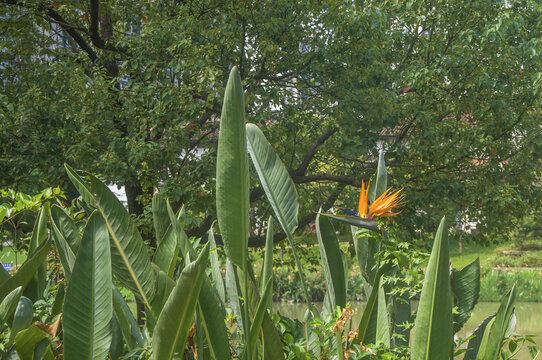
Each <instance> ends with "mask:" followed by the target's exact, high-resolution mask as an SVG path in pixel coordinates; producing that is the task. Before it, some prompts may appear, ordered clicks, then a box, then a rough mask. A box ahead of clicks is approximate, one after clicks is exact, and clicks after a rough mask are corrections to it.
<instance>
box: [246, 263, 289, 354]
mask: <svg viewBox="0 0 542 360" xmlns="http://www.w3.org/2000/svg"><path fill="white" fill-rule="evenodd" d="M249 265H250V264H249ZM247 269H248V271H246V272H244V273H240V276H239V277H240V281H241V282H242V283H243V282H244V280H245V279H244V276H247V282H248V289H246V290H247V291H248V293H245V289H243V294H242V297H243V299H246V300H247V304H248V308H249V313H250V315H251V316H252V318H253V319H256V317H257V313H258V308H259V305H261V297H260V293H259V290H258V287H257V286H256V279H255V278H254V273H253V272H252V266H251V265H250V266H248V267H247ZM267 291H268V294H266V296H267V297H268V298H269V297H271V296H272V294H271V292H270V291H271V289H268V290H267ZM264 301H265V299H264ZM256 320H257V319H256ZM250 328H251V329H252V328H253V327H252V326H251V327H250ZM261 335H262V345H263V358H264V359H266V360H275V359H277V360H278V359H284V353H283V350H282V341H281V338H280V335H279V333H278V330H277V328H276V327H275V324H274V323H273V320H272V319H271V316H269V314H268V313H267V311H264V312H263V320H262V326H261ZM247 337H248V338H250V334H249V335H247ZM251 345H252V344H251ZM253 350H254V349H253V348H252V347H251V354H252V353H253ZM243 355H244V356H245V357H246V356H248V353H247V352H245V353H244V354H243Z"/></svg>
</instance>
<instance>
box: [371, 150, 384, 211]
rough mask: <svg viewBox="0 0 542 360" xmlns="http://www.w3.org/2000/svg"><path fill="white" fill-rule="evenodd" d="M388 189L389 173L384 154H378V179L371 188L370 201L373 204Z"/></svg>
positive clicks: (372, 183) (372, 182)
mask: <svg viewBox="0 0 542 360" xmlns="http://www.w3.org/2000/svg"><path fill="white" fill-rule="evenodd" d="M387 187H388V172H387V171H386V162H385V161H384V152H383V151H382V150H380V152H379V153H378V167H377V168H376V179H375V181H371V185H370V186H369V201H370V202H373V201H375V199H377V198H378V197H379V196H380V195H382V194H383V193H384V192H385V191H386V189H387Z"/></svg>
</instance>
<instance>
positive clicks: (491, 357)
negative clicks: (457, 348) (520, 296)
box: [476, 284, 516, 360]
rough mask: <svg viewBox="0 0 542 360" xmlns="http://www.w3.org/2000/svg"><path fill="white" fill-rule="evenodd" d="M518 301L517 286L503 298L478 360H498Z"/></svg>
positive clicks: (483, 342) (486, 334) (485, 337)
mask: <svg viewBox="0 0 542 360" xmlns="http://www.w3.org/2000/svg"><path fill="white" fill-rule="evenodd" d="M515 300H516V284H514V286H512V289H510V290H509V291H508V292H507V293H506V295H504V296H503V299H502V301H501V305H500V306H499V310H497V315H496V316H495V319H494V320H492V322H490V323H489V324H488V325H487V327H486V329H485V331H484V337H483V338H482V342H481V344H480V348H479V350H478V356H477V357H476V359H477V360H498V359H499V358H500V353H501V350H502V343H503V341H504V338H505V337H506V336H507V331H508V328H509V326H510V320H511V318H512V315H513V313H514V302H515Z"/></svg>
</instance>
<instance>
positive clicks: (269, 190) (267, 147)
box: [246, 124, 311, 306]
mask: <svg viewBox="0 0 542 360" xmlns="http://www.w3.org/2000/svg"><path fill="white" fill-rule="evenodd" d="M246 131H247V144H248V150H249V152H250V156H251V158H252V163H253V164H254V168H255V169H256V172H257V173H258V177H259V178H260V183H261V184H262V187H263V189H264V191H265V194H266V196H267V199H268V200H269V203H270V204H271V207H272V208H273V212H274V213H275V216H276V217H277V220H278V221H279V223H280V225H281V226H282V228H283V230H284V232H285V233H286V237H287V238H288V242H289V243H290V247H291V249H292V253H293V255H294V259H295V262H296V266H297V270H298V274H299V278H300V282H301V286H302V288H303V292H304V294H305V298H306V301H307V304H309V306H311V303H310V298H309V293H308V290H307V285H306V283H305V276H304V275H303V271H302V269H301V263H300V262H299V258H298V256H297V252H296V249H295V245H294V241H293V237H292V234H293V232H294V230H295V229H296V228H297V224H298V222H297V213H298V208H299V205H298V200H297V191H296V189H295V185H294V182H293V181H292V179H291V178H290V175H289V174H288V171H287V170H286V167H285V166H284V164H283V163H282V161H281V160H280V158H279V157H278V156H277V154H276V153H275V151H274V150H273V147H272V146H271V144H269V142H268V141H267V139H266V138H265V135H264V134H263V133H262V132H261V130H260V129H259V128H258V127H257V126H256V125H254V124H247V125H246Z"/></svg>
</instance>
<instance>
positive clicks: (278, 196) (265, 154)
mask: <svg viewBox="0 0 542 360" xmlns="http://www.w3.org/2000/svg"><path fill="white" fill-rule="evenodd" d="M246 130H247V144H248V151H249V152H250V157H251V158H252V163H253V164H254V168H255V169H256V172H257V173H258V177H259V178H260V183H261V184H262V187H263V189H264V191H265V194H266V195H267V198H268V200H269V202H270V203H271V207H272V208H273V211H274V213H275V216H276V217H277V219H278V221H279V223H280V225H281V226H282V228H283V229H284V231H285V232H286V233H287V234H288V233H289V234H292V233H293V232H294V230H295V229H296V228H297V213H298V208H299V205H298V201H297V191H296V190H295V185H294V182H293V181H292V179H291V178H290V175H289V174H288V170H286V167H285V166H284V164H283V163H282V161H281V160H280V158H279V157H278V156H277V154H276V153H275V150H273V147H272V146H271V144H269V142H268V141H267V139H266V138H265V135H264V134H263V133H262V131H261V130H260V129H259V128H258V126H256V125H254V124H247V125H246Z"/></svg>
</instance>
